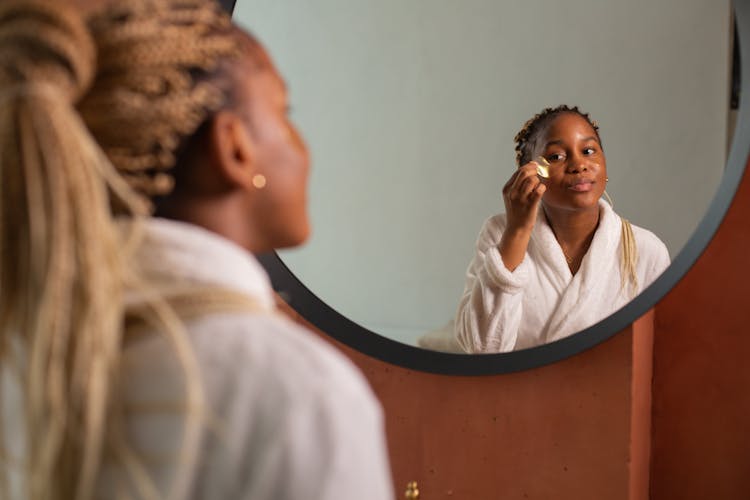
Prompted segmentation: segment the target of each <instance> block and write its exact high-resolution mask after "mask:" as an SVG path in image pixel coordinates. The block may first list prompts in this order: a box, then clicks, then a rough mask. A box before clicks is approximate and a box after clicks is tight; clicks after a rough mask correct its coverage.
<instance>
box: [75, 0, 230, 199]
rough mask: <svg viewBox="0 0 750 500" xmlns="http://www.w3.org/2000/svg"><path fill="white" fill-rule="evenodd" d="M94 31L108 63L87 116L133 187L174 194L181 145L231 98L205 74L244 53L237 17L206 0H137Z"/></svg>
mask: <svg viewBox="0 0 750 500" xmlns="http://www.w3.org/2000/svg"><path fill="white" fill-rule="evenodd" d="M123 18H125V19H126V21H123ZM92 30H93V31H94V33H95V34H96V38H97V43H98V48H99V52H100V55H99V60H100V68H99V71H98V74H97V78H96V81H95V82H94V85H93V87H92V89H91V91H90V92H89V93H88V94H87V95H86V97H85V98H84V99H83V100H82V102H81V103H80V104H79V109H80V111H81V114H82V116H83V117H84V120H85V121H86V124H87V125H88V126H89V128H90V129H91V131H92V133H93V134H94V136H95V137H96V139H97V141H98V142H99V144H100V145H101V146H102V147H103V149H104V151H105V152H106V153H107V156H108V157H109V158H110V159H111V160H112V162H113V163H114V165H115V167H116V168H117V169H118V170H119V171H120V173H121V174H122V175H123V176H124V177H125V179H127V181H128V183H129V184H130V185H131V186H132V187H133V188H135V189H136V190H137V191H139V192H140V193H141V194H143V195H144V196H145V197H146V198H150V197H152V196H157V195H163V194H167V193H168V192H170V191H171V189H172V187H173V178H172V176H171V175H170V174H169V170H170V169H171V168H172V167H173V166H174V164H175V161H176V155H177V153H178V149H179V146H180V145H181V144H182V142H183V140H184V139H185V138H186V137H189V136H190V135H191V134H193V133H194V132H195V131H196V129H197V128H198V126H199V125H200V124H201V123H202V122H203V121H204V120H205V119H206V117H207V116H208V114H209V113H210V112H211V111H214V110H216V109H218V108H219V107H221V106H222V105H223V104H224V101H225V94H226V90H225V89H221V88H219V86H218V85H217V83H216V81H213V80H211V79H210V78H206V77H205V75H210V74H211V73H212V72H214V71H215V70H216V68H217V65H218V63H219V61H221V60H224V59H227V58H229V57H234V56H236V55H239V45H238V41H237V37H236V35H235V33H234V32H233V28H232V25H231V22H230V20H229V18H228V17H227V15H226V14H225V13H224V12H223V11H221V9H220V8H219V7H218V5H216V4H214V3H213V2H207V1H205V0H180V1H174V0H173V1H147V0H135V1H131V2H129V3H128V4H127V5H126V6H125V7H121V8H120V9H119V10H113V11H109V12H107V13H106V14H105V15H101V16H97V17H96V19H94V20H93V21H92ZM196 74H203V75H204V77H203V78H196V77H195V75H196Z"/></svg>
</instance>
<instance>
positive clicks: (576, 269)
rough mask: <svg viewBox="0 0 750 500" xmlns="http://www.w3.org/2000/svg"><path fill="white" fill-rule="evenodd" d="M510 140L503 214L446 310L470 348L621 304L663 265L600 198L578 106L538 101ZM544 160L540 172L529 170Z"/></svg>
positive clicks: (659, 246) (597, 156) (602, 176)
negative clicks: (543, 105)
mask: <svg viewBox="0 0 750 500" xmlns="http://www.w3.org/2000/svg"><path fill="white" fill-rule="evenodd" d="M515 140H516V161H517V163H518V165H519V168H518V169H517V170H516V171H515V172H514V173H513V175H512V176H511V177H510V179H509V180H508V182H507V183H506V184H505V187H504V188H503V201H504V203H505V213H504V214H499V215H495V216H493V217H490V218H489V219H488V220H487V221H486V222H485V224H484V226H483V227H482V230H481V232H480V234H479V238H478V241H477V248H476V255H475V256H474V259H473V260H472V262H471V264H470V266H469V269H468V271H467V277H466V286H465V288H464V293H463V296H462V298H461V302H460V305H459V308H458V312H457V316H456V323H455V334H456V340H457V341H458V343H459V344H460V346H461V348H462V349H463V350H464V351H466V352H470V353H476V352H506V351H513V350H518V349H524V348H528V347H533V346H536V345H540V344H544V343H547V342H552V341H554V340H558V339H560V338H563V337H566V336H568V335H571V334H573V333H576V332H578V331H580V330H582V329H584V328H586V327H588V326H591V325H593V324H594V323H596V322H597V321H599V320H601V319H603V318H604V317H606V316H608V315H610V314H611V313H613V312H614V311H616V310H617V309H619V308H620V307H622V306H623V305H625V304H626V303H627V302H628V301H630V300H631V299H632V298H633V297H634V296H635V295H636V294H638V293H639V292H640V291H641V290H642V289H643V288H645V287H646V286H648V285H649V284H651V282H653V281H654V279H656V278H657V277H658V276H659V274H661V272H662V271H663V270H664V269H665V268H666V267H667V266H668V265H669V254H668V252H667V248H666V247H665V245H664V243H662V242H661V240H660V239H659V238H658V237H656V236H655V235H654V234H653V233H651V232H650V231H647V230H645V229H642V228H640V227H637V226H634V225H632V224H630V223H629V222H628V221H627V220H625V219H623V218H622V217H620V216H618V215H617V214H616V213H615V212H614V211H613V210H612V208H611V207H610V205H608V204H607V203H605V202H604V201H602V200H601V197H602V195H603V194H604V190H605V187H606V184H607V181H608V178H607V163H606V159H605V157H604V151H603V150H602V145H601V139H600V138H599V131H598V126H597V125H596V123H595V122H593V121H592V120H591V118H590V117H589V115H588V114H587V113H583V112H581V111H580V110H579V109H578V108H577V107H572V108H571V107H568V106H564V105H563V106H559V107H557V108H547V109H545V110H543V111H542V112H541V113H539V114H537V115H536V116H534V117H533V118H532V119H531V120H529V121H528V122H526V124H525V125H524V127H523V129H522V130H521V131H520V132H519V133H518V134H517V135H516V138H515ZM545 160H546V162H548V164H549V170H548V177H546V178H544V177H542V176H541V175H544V174H545V172H544V171H538V166H539V164H540V163H541V164H544V163H545ZM540 207H541V209H540Z"/></svg>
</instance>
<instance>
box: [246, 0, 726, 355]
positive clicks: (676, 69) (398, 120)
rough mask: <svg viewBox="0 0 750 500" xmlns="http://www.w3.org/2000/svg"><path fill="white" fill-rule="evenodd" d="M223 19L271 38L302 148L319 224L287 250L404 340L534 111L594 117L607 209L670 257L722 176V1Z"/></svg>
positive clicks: (344, 1)
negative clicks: (576, 110)
mask: <svg viewBox="0 0 750 500" xmlns="http://www.w3.org/2000/svg"><path fill="white" fill-rule="evenodd" d="M234 19H235V20H236V21H237V22H238V23H240V24H241V25H244V26H247V27H248V28H249V29H250V30H251V31H252V32H254V33H255V34H256V35H258V37H259V38H260V39H261V40H262V41H263V43H264V44H265V45H266V46H267V47H268V48H269V49H270V52H271V55H272V57H273V59H274V61H275V62H276V64H277V66H278V68H279V70H280V72H281V74H282V75H283V76H284V78H285V80H286V81H287V84H288V87H289V91H290V103H291V107H292V111H291V116H292V119H293V120H294V122H295V123H296V124H297V125H298V126H299V128H300V130H301V132H302V135H303V136H304V137H305V139H306V141H307V142H308V145H309V147H310V150H311V153H312V171H311V179H310V213H311V220H312V224H313V235H312V237H311V239H310V241H309V242H308V243H307V244H306V245H305V246H304V247H302V248H300V249H295V250H291V251H284V252H281V253H280V256H281V259H282V260H283V261H284V263H285V264H286V265H287V266H288V267H289V268H290V270H291V271H292V272H293V273H294V274H295V275H296V276H297V277H298V278H299V280H300V281H302V283H304V284H305V285H306V286H307V287H308V288H309V289H310V290H311V291H312V292H313V293H315V294H316V295H317V296H318V297H320V299H321V300H323V301H324V302H326V303H327V304H328V305H330V306H331V307H333V308H334V309H336V310H337V311H338V312H339V313H341V314H342V315H344V316H346V317H347V318H349V319H350V320H352V321H354V322H356V323H357V324H359V325H361V326H363V327H365V328H367V329H369V330H371V331H372V332H376V333H377V334H379V335H383V336H385V337H388V338H390V339H393V340H396V341H398V342H402V343H405V344H410V345H416V342H417V339H418V338H420V337H422V336H423V335H425V334H426V333H427V332H435V331H439V330H440V329H443V328H445V327H446V326H447V325H448V324H449V322H450V321H451V320H452V318H453V316H454V314H455V312H456V307H457V305H458V302H459V298H460V296H461V294H462V291H463V286H464V279H465V274H466V269H467V266H468V264H469V262H470V261H471V259H472V257H473V255H474V251H475V243H476V239H477V235H478V233H479V230H480V228H481V226H482V223H483V222H484V221H485V220H486V219H487V218H488V217H489V216H491V215H493V214H497V213H500V212H502V211H504V209H503V201H502V193H501V190H502V186H503V185H504V184H505V182H506V180H507V179H508V178H509V177H510V175H511V174H512V173H513V171H514V170H515V168H516V167H515V152H514V142H513V137H514V135H515V134H516V132H517V131H518V130H519V129H520V128H521V126H522V125H523V124H524V122H525V121H526V120H527V119H529V118H531V117H532V116H533V115H534V114H535V113H537V112H539V111H540V110H541V109H543V108H545V107H548V106H556V105H558V104H563V103H565V104H569V105H578V106H580V107H581V108H582V109H583V110H584V111H587V112H589V113H590V114H591V115H592V118H593V119H595V120H596V121H597V122H598V124H599V126H600V135H601V138H602V145H603V148H604V152H605V154H606V157H607V167H608V176H609V184H608V188H607V190H608V192H609V194H610V195H611V197H612V199H613V201H614V206H615V210H616V211H617V212H618V213H619V214H621V215H622V216H623V217H626V218H628V219H629V220H631V221H632V222H633V223H634V224H636V225H638V226H641V227H644V228H647V229H649V230H651V231H653V232H654V233H655V234H657V235H658V236H659V237H660V238H661V240H662V241H664V243H665V244H666V245H667V247H668V249H669V252H670V255H671V256H672V257H674V256H675V255H676V254H677V253H678V252H679V251H680V249H681V248H682V247H683V246H684V244H685V243H686V241H687V240H688V238H689V237H690V235H691V234H692V233H693V231H694V230H695V228H696V226H697V224H698V222H699V221H700V219H701V217H702V216H703V215H704V212H705V210H706V208H707V207H708V205H709V202H710V201H711V199H712V197H713V195H714V193H715V191H716V188H717V186H718V185H719V182H720V180H721V176H722V172H723V170H724V165H725V162H726V158H727V151H728V147H729V138H731V130H732V127H733V113H732V111H731V110H730V93H731V69H732V46H733V44H732V40H733V31H732V29H731V28H732V16H731V9H730V3H729V0H714V1H711V2H707V1H705V0H657V1H653V0H630V1H623V0H569V1H566V2H556V1H552V0H505V1H498V0H463V1H461V2H457V1H455V0H409V1H407V2H405V1H403V0H316V1H315V2H295V1H292V0H239V1H238V2H237V4H236V6H235V11H234Z"/></svg>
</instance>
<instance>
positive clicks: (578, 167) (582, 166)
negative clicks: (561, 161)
mask: <svg viewBox="0 0 750 500" xmlns="http://www.w3.org/2000/svg"><path fill="white" fill-rule="evenodd" d="M588 169H589V167H588V165H587V164H586V162H585V161H584V160H577V159H576V160H573V161H571V162H570V163H569V164H568V171H569V172H571V173H578V172H585V171H586V170H588Z"/></svg>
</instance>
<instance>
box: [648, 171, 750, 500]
mask: <svg viewBox="0 0 750 500" xmlns="http://www.w3.org/2000/svg"><path fill="white" fill-rule="evenodd" d="M749 228H750V179H748V176H747V175H745V177H744V179H743V181H742V183H741V184H740V188H739V191H738V193H737V196H736V197H735V199H734V201H733V203H732V206H731V208H730V209H729V212H728V214H727V216H726V218H725V219H724V221H723V223H722V224H721V227H720V228H719V231H718V233H717V234H716V236H715V238H714V239H713V241H712V242H711V244H710V245H709V247H708V249H707V250H706V252H705V253H704V254H703V255H702V256H701V258H700V259H699V260H698V262H697V263H696V264H695V266H693V268H692V269H691V270H690V272H689V273H688V274H687V275H686V277H685V278H684V279H683V280H682V281H681V282H680V283H679V284H678V285H677V286H676V287H675V288H674V289H673V290H672V291H671V292H670V293H669V295H667V296H666V297H665V299H664V300H663V301H662V302H660V303H659V304H658V306H657V308H656V338H655V344H654V353H655V360H654V391H653V398H654V407H653V441H652V448H653V455H652V468H651V476H652V483H651V492H652V498H653V499H654V500H662V499H664V500H669V499H673V498H679V499H685V500H689V499H706V498H717V499H722V500H724V499H726V500H731V499H743V500H744V499H748V498H750V327H748V325H750V290H749V289H750V284H749V282H748V281H749V280H750V268H749V267H748V266H749V264H748V259H749V257H750V229H749Z"/></svg>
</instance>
